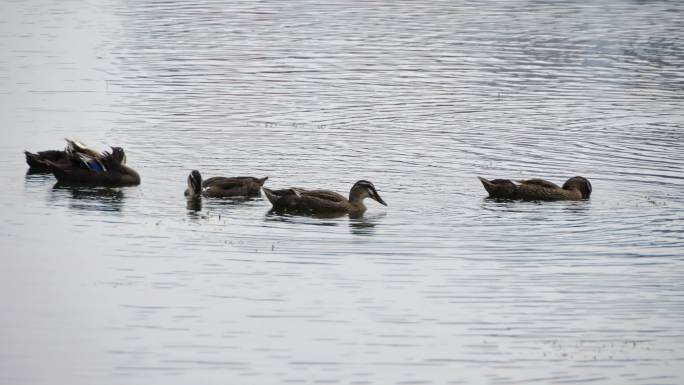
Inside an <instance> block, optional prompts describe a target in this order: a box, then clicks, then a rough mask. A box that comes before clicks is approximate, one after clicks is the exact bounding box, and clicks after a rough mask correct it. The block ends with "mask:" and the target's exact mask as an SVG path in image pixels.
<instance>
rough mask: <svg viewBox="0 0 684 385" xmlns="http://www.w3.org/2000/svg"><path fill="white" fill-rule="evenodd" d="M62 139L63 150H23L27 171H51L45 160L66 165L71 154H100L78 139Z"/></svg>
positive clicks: (92, 155) (93, 156)
mask: <svg viewBox="0 0 684 385" xmlns="http://www.w3.org/2000/svg"><path fill="white" fill-rule="evenodd" d="M64 140H66V142H67V146H66V148H65V149H64V150H46V151H38V152H35V153H32V152H29V151H24V155H25V156H26V163H27V164H28V166H29V170H28V172H29V173H31V174H36V173H50V172H52V167H51V166H50V165H49V164H47V162H46V161H50V162H52V163H58V164H65V165H66V164H68V163H70V160H69V156H70V155H72V154H79V153H80V154H85V155H87V156H89V157H91V158H98V157H101V156H102V154H101V153H99V152H97V151H95V150H93V149H91V148H89V147H88V146H86V145H85V144H83V143H81V142H79V141H78V140H71V139H67V138H65V139H64Z"/></svg>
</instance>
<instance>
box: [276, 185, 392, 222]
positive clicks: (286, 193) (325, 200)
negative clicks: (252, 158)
mask: <svg viewBox="0 0 684 385" xmlns="http://www.w3.org/2000/svg"><path fill="white" fill-rule="evenodd" d="M263 190H264V193H265V194H266V197H267V198H268V200H269V201H270V202H271V204H272V205H273V209H274V210H282V211H288V210H292V211H306V212H311V213H349V214H352V215H360V214H363V212H365V211H366V206H365V205H364V204H363V200H364V199H365V198H371V199H374V200H376V201H377V202H378V203H380V204H382V205H385V206H387V203H385V201H384V200H382V198H380V195H379V194H378V192H377V191H376V190H375V186H373V183H371V182H369V181H367V180H360V181H358V182H356V183H354V185H353V186H352V188H351V190H349V199H347V198H345V197H344V196H342V195H340V194H338V193H336V192H333V191H330V190H304V189H301V188H289V189H283V190H269V189H267V188H264V189H263Z"/></svg>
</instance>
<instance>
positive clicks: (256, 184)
mask: <svg viewBox="0 0 684 385" xmlns="http://www.w3.org/2000/svg"><path fill="white" fill-rule="evenodd" d="M267 179H268V177H264V178H261V179H259V178H253V177H251V176H237V177H232V178H226V177H221V176H215V177H213V178H209V179H207V180H205V181H202V174H200V172H199V171H197V170H192V172H191V173H190V175H189V176H188V188H187V189H186V190H185V196H187V197H199V196H205V197H208V198H227V197H237V196H246V197H250V196H259V195H261V187H262V186H263V185H264V182H266V180H267Z"/></svg>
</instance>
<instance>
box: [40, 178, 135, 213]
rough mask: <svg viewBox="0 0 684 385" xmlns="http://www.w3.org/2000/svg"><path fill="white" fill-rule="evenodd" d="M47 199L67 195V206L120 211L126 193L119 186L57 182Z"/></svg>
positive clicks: (91, 209) (89, 209)
mask: <svg viewBox="0 0 684 385" xmlns="http://www.w3.org/2000/svg"><path fill="white" fill-rule="evenodd" d="M52 190H53V192H54V193H55V194H50V195H49V197H50V198H49V199H53V200H57V199H60V198H61V197H64V196H66V197H69V208H70V209H75V210H86V211H104V212H120V211H121V210H122V209H123V205H124V201H125V199H126V195H125V194H124V192H123V190H122V189H120V188H108V187H76V186H70V185H64V184H60V183H57V184H55V185H54V186H53V187H52Z"/></svg>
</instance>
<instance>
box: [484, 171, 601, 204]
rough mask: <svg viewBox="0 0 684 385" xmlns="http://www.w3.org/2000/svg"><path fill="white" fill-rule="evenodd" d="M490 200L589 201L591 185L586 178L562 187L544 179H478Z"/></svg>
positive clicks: (574, 178) (580, 178) (572, 179)
mask: <svg viewBox="0 0 684 385" xmlns="http://www.w3.org/2000/svg"><path fill="white" fill-rule="evenodd" d="M478 178H479V179H480V182H482V185H483V186H484V188H485V190H487V192H488V193H489V197H490V198H497V199H516V200H526V201H560V200H570V201H579V200H583V199H589V196H590V195H591V183H590V182H589V180H588V179H587V178H584V177H581V176H575V177H572V178H570V179H568V180H567V181H566V182H565V183H564V184H563V186H562V187H560V186H558V185H557V184H555V183H551V182H549V181H547V180H544V179H529V180H521V181H515V182H513V181H511V180H508V179H493V180H487V179H485V178H481V177H478Z"/></svg>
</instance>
